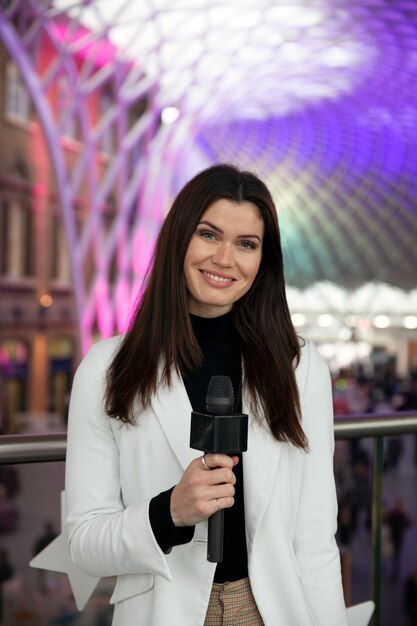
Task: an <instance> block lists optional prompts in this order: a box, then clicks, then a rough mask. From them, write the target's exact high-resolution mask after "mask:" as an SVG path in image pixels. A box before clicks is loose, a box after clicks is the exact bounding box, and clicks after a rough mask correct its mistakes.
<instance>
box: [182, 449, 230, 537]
mask: <svg viewBox="0 0 417 626" xmlns="http://www.w3.org/2000/svg"><path fill="white" fill-rule="evenodd" d="M202 458H204V461H205V463H206V465H207V467H208V468H209V469H206V467H205V466H204V464H203V461H202ZM238 462H239V457H237V456H228V455H227V454H205V455H204V457H201V456H200V457H198V458H197V459H194V460H193V461H191V463H190V465H189V466H188V467H187V469H186V470H185V472H184V474H183V475H182V477H181V480H180V481H179V483H178V484H177V485H176V486H175V487H174V489H173V491H172V494H171V517H172V520H173V522H174V524H175V526H194V525H195V524H198V523H199V522H202V521H203V520H205V519H207V518H208V517H210V516H211V515H213V513H215V512H216V511H218V510H219V509H227V508H229V507H231V506H233V504H234V497H233V496H234V494H235V487H234V485H235V482H236V476H235V475H234V472H233V469H232V468H233V467H234V466H235V465H236V464H237V463H238Z"/></svg>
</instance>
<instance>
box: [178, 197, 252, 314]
mask: <svg viewBox="0 0 417 626" xmlns="http://www.w3.org/2000/svg"><path fill="white" fill-rule="evenodd" d="M263 232H264V224H263V221H262V218H261V216H260V213H259V210H258V208H257V207H256V206H255V205H254V204H251V203H249V202H241V203H239V202H232V201H230V200H226V199H224V198H223V199H221V200H217V202H215V203H214V204H212V205H211V206H210V207H209V208H208V209H207V210H206V211H205V212H204V213H203V215H202V216H201V220H200V221H199V223H198V226H197V228H196V230H195V232H194V234H193V235H192V237H191V240H190V243H189V246H188V250H187V253H186V255H185V261H184V273H185V281H186V285H187V290H188V310H189V312H190V313H193V314H194V315H199V316H201V317H216V316H218V315H222V314H224V313H228V312H229V311H230V310H231V309H232V306H233V304H234V303H235V302H236V301H237V300H239V299H240V298H241V297H242V296H243V295H244V294H245V293H246V292H247V291H248V290H249V289H250V288H251V286H252V283H253V281H254V280H255V277H256V275H257V273H258V270H259V266H260V264H261V259H262V240H263Z"/></svg>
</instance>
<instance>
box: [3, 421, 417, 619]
mask: <svg viewBox="0 0 417 626" xmlns="http://www.w3.org/2000/svg"><path fill="white" fill-rule="evenodd" d="M334 432H335V438H336V439H337V440H339V439H361V438H369V437H371V438H373V439H374V457H373V485H372V595H373V600H374V601H375V613H374V617H373V626H380V623H381V585H382V574H381V534H382V478H383V442H384V437H386V436H390V435H405V434H410V433H413V432H416V433H417V413H416V411H412V412H407V413H405V412H392V413H384V414H381V415H379V414H370V413H364V414H360V415H350V416H338V417H336V418H335V424H334ZM66 440H67V436H66V433H65V432H62V433H50V434H48V433H45V434H33V435H4V436H1V437H0V464H6V463H7V464H16V463H38V462H45V461H65V455H66Z"/></svg>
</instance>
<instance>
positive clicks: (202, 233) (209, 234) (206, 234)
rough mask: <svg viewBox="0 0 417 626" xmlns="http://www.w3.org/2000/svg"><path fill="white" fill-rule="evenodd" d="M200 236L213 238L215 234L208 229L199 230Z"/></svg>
mask: <svg viewBox="0 0 417 626" xmlns="http://www.w3.org/2000/svg"><path fill="white" fill-rule="evenodd" d="M199 235H200V237H203V238H204V239H215V238H216V235H215V234H214V233H212V232H211V231H210V230H201V231H200V232H199Z"/></svg>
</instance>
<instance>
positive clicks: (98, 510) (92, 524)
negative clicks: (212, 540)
mask: <svg viewBox="0 0 417 626" xmlns="http://www.w3.org/2000/svg"><path fill="white" fill-rule="evenodd" d="M109 342H110V345H111V346H114V345H116V344H115V343H114V340H106V341H104V342H100V343H98V344H95V345H94V346H93V347H92V348H91V349H90V351H89V352H88V354H87V356H86V357H85V358H84V360H83V361H82V362H81V364H80V366H79V368H78V370H77V372H76V374H75V377H74V381H73V388H72V392H71V399H70V408H69V419H68V436H67V459H66V472H65V491H66V506H67V528H68V533H69V545H70V552H71V558H72V560H73V561H74V562H75V563H76V564H77V565H78V566H79V567H80V568H81V569H82V570H84V571H85V572H86V573H87V574H90V575H91V576H95V577H101V576H117V575H121V574H132V573H134V574H141V573H147V574H159V575H161V576H163V577H164V578H166V579H167V580H172V577H171V573H170V570H169V567H168V563H167V560H166V557H165V555H164V554H163V552H162V550H161V549H160V547H159V545H158V543H157V541H156V540H155V537H154V534H153V532H152V528H151V525H150V522H149V513H148V511H149V500H143V501H139V502H138V504H137V505H135V506H129V507H126V508H125V506H124V504H123V499H122V493H121V489H120V471H119V450H118V446H117V440H116V438H115V436H114V431H113V429H115V428H123V427H125V426H122V425H120V424H118V423H117V424H116V425H115V424H114V421H113V420H111V419H110V418H109V417H108V416H107V415H106V413H105V411H104V404H103V397H104V390H105V374H106V366H107V362H109V360H110V357H111V356H112V354H113V352H114V350H113V349H110V348H109ZM106 357H107V358H106Z"/></svg>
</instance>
